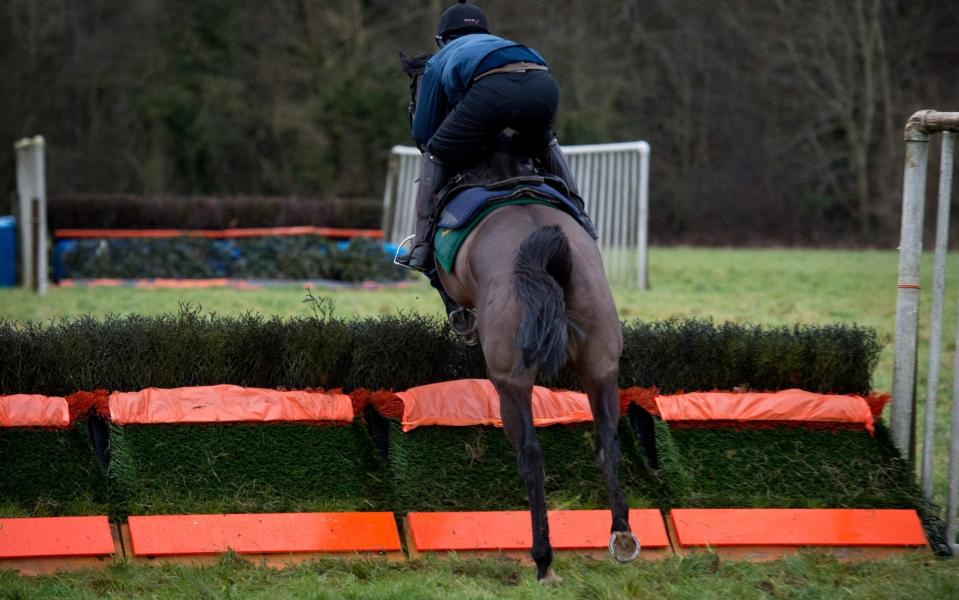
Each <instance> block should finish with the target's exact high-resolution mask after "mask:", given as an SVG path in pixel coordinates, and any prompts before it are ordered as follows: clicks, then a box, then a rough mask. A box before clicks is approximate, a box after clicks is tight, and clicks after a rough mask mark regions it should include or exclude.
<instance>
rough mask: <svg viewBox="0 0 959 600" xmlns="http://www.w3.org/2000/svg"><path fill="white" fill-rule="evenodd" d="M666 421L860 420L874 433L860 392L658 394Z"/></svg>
mask: <svg viewBox="0 0 959 600" xmlns="http://www.w3.org/2000/svg"><path fill="white" fill-rule="evenodd" d="M656 407H657V408H658V409H659V414H660V416H661V417H662V418H663V420H664V421H800V422H803V421H807V422H814V423H861V424H862V425H863V427H865V428H866V429H867V430H868V431H869V433H874V427H873V418H872V411H871V410H870V409H869V404H868V403H867V402H866V401H865V399H863V398H862V397H861V396H838V395H831V394H816V393H813V392H806V391H803V390H798V389H791V390H782V391H779V392H693V393H690V394H676V395H672V396H657V397H656Z"/></svg>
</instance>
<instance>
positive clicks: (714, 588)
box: [0, 553, 959, 600]
mask: <svg viewBox="0 0 959 600" xmlns="http://www.w3.org/2000/svg"><path fill="white" fill-rule="evenodd" d="M556 571H557V573H558V574H559V575H560V576H561V577H563V578H564V582H563V583H562V585H560V586H557V587H543V586H541V585H539V584H538V583H536V581H535V579H534V577H533V570H532V569H531V568H529V567H525V566H522V565H518V564H516V563H514V562H512V561H507V560H498V559H471V560H460V559H457V558H455V557H453V558H452V559H449V560H439V559H426V560H421V561H417V562H413V563H406V564H404V563H393V564H391V563H387V562H384V561H380V562H370V561H360V560H357V561H346V560H324V561H318V562H315V563H310V564H307V565H303V566H300V567H295V568H292V569H288V570H286V571H282V572H276V571H272V570H269V569H266V568H263V567H256V566H251V565H248V564H246V563H244V562H242V561H240V560H238V559H236V558H235V557H231V556H226V557H224V558H223V559H221V560H220V561H219V562H218V563H217V564H215V565H212V566H206V567H181V566H163V567H148V566H133V565H130V564H125V563H122V564H119V565H117V566H114V567H111V568H109V569H107V570H106V571H102V572H95V571H84V572H78V573H67V574H60V575H56V576H50V577H40V578H23V577H18V576H16V575H14V574H12V573H10V572H0V597H3V598H17V599H33V598H44V599H45V598H60V599H63V600H81V599H87V598H91V599H92V598H144V599H146V598H149V599H158V600H167V599H172V598H251V599H254V598H264V599H269V600H272V599H274V598H309V599H327V598H329V599H341V598H344V599H345V598H442V599H444V600H445V599H446V598H484V599H485V598H571V599H573V598H575V599H581V598H588V599H604V598H637V599H646V598H671V599H677V600H685V599H689V600H712V599H717V600H718V599H726V598H888V599H897V598H902V599H913V598H955V597H957V596H959V561H944V560H936V559H933V558H930V557H913V558H907V559H896V560H887V561H883V562H866V563H839V562H837V561H836V560H835V559H833V558H831V557H829V556H826V555H822V554H816V553H804V554H800V555H798V556H795V557H790V558H787V559H785V560H780V561H775V562H771V563H764V564H755V563H747V562H737V561H721V560H719V559H717V557H716V556H715V555H713V554H702V555H694V556H690V557H687V558H684V559H679V558H670V559H667V560H665V561H662V562H650V563H644V562H640V563H634V564H631V565H620V564H614V563H613V562H611V561H609V560H600V561H597V560H585V559H581V558H575V557H565V556H560V557H558V558H557V560H556Z"/></svg>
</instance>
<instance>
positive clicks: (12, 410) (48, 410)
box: [0, 394, 70, 428]
mask: <svg viewBox="0 0 959 600" xmlns="http://www.w3.org/2000/svg"><path fill="white" fill-rule="evenodd" d="M69 425H70V410H69V408H68V407H67V401H66V399H65V398H60V397H59V396H40V395H36V394H13V395H11V396H0V427H61V428H62V427H68V426H69Z"/></svg>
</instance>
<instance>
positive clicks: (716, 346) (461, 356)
mask: <svg viewBox="0 0 959 600" xmlns="http://www.w3.org/2000/svg"><path fill="white" fill-rule="evenodd" d="M329 308H330V306H329V304H326V305H324V304H323V303H322V302H321V303H320V307H319V310H318V311H317V312H316V314H315V315H313V316H308V317H295V318H289V319H281V318H278V317H272V318H264V317H262V316H259V315H250V314H248V315H242V316H237V317H229V316H219V315H203V314H201V313H200V311H199V309H196V308H191V307H184V308H183V309H182V310H181V311H180V312H179V313H177V314H170V315H161V316H141V315H128V316H120V317H116V316H115V317H106V318H104V319H94V318H91V317H78V318H73V319H64V320H59V321H55V322H50V323H12V322H9V321H5V322H0V348H3V349H4V351H3V352H2V353H0V393H3V394H14V393H39V394H46V395H66V394H70V393H72V392H75V391H77V390H94V389H101V388H103V389H108V390H118V391H134V390H139V389H143V388H146V387H168V388H173V387H182V386H191V385H215V384H220V383H232V384H236V385H246V386H252V387H264V388H279V387H284V388H288V389H302V388H306V387H313V388H318V387H322V388H327V389H329V388H337V387H342V388H344V389H345V390H346V391H350V390H353V389H356V388H368V389H374V390H375V389H394V390H403V389H407V388H410V387H414V386H417V385H423V384H427V383H436V382H440V381H448V380H452V379H461V378H470V377H480V378H482V377H485V376H486V369H485V364H484V362H483V357H482V351H481V350H480V349H479V348H475V347H474V348H468V347H465V346H463V345H462V344H460V343H459V341H458V340H456V339H455V337H454V336H453V335H452V334H451V333H450V332H449V330H448V328H447V326H446V324H445V322H443V321H441V320H440V319H439V318H437V317H432V316H423V315H416V314H413V315H404V316H399V317H396V316H387V317H378V318H371V319H361V320H342V319H338V318H336V317H335V315H331V314H330V311H329ZM623 333H624V344H625V345H624V350H623V357H622V361H621V363H620V381H619V383H620V387H622V388H626V387H630V386H639V387H653V386H656V387H658V388H659V389H660V391H662V392H663V393H672V392H677V391H684V390H690V391H692V390H710V389H727V390H728V389H733V388H735V387H737V386H747V387H749V388H751V389H757V390H779V389H785V388H790V387H799V388H803V389H806V390H810V391H817V392H833V393H866V392H868V391H869V390H870V374H871V372H872V369H873V367H874V366H875V363H876V360H877V358H878V355H879V351H880V349H881V344H880V343H879V341H878V339H877V337H876V334H875V332H874V331H873V330H871V329H867V328H861V327H857V326H850V325H825V326H817V325H802V326H791V327H762V326H753V325H736V324H730V323H726V324H721V325H716V324H713V323H712V322H709V321H701V320H693V321H666V322H659V323H643V322H638V321H637V322H632V323H628V324H625V325H624V329H623ZM540 383H541V384H543V385H547V386H550V387H557V388H567V389H579V383H578V381H576V379H575V377H574V376H573V373H572V372H571V371H570V370H564V371H562V372H560V374H559V375H558V376H557V377H556V378H554V379H552V380H541V381H540Z"/></svg>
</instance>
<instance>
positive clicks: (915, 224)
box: [890, 110, 959, 553]
mask: <svg viewBox="0 0 959 600" xmlns="http://www.w3.org/2000/svg"><path fill="white" fill-rule="evenodd" d="M956 131H959V112H948V113H947V112H937V111H934V110H922V111H919V112H917V113H915V114H913V115H912V116H911V117H910V118H909V120H908V121H907V122H906V128H905V141H906V159H905V171H904V174H903V190H902V228H901V230H900V244H899V280H898V284H897V286H896V287H897V294H896V330H895V335H896V342H895V358H894V361H895V362H894V364H893V381H892V410H891V415H890V421H891V423H890V424H891V427H892V437H893V442H894V443H895V445H896V447H897V449H898V450H899V452H900V454H901V455H902V456H903V457H904V458H906V459H907V460H909V461H910V463H912V464H915V454H916V379H917V359H918V347H919V292H920V287H919V262H920V258H921V256H922V234H923V211H924V204H925V200H924V198H925V190H926V173H927V164H928V160H929V140H930V137H931V136H932V135H934V134H936V133H941V134H942V155H941V161H940V171H939V197H938V208H937V220H936V246H935V248H936V250H935V252H936V258H935V267H934V269H935V271H934V274H933V286H932V296H933V297H932V315H931V316H932V318H931V327H930V336H929V371H928V376H927V378H926V395H925V406H924V408H925V418H924V419H923V444H922V457H921V461H920V464H921V470H922V475H921V477H922V490H923V494H924V496H925V497H926V499H927V500H929V501H931V500H932V499H933V485H932V483H933V482H932V479H933V477H932V476H933V466H932V462H933V461H932V459H933V451H934V442H935V425H936V405H937V391H938V383H939V363H940V345H941V337H942V308H943V304H944V300H945V276H946V257H947V251H948V241H949V240H948V234H949V204H950V202H951V195H952V173H953V170H954V164H955V146H956V135H955V132H956ZM956 342H957V344H959V328H957V331H956ZM950 414H951V418H950V441H949V485H948V491H947V505H946V515H945V517H946V518H945V521H946V531H945V534H946V540H947V541H948V543H949V544H950V546H951V548H952V550H953V552H954V553H955V552H956V551H959V546H957V545H956V528H957V523H956V520H957V516H959V515H957V509H959V352H957V353H956V355H955V359H954V364H953V385H952V407H951V411H950Z"/></svg>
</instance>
